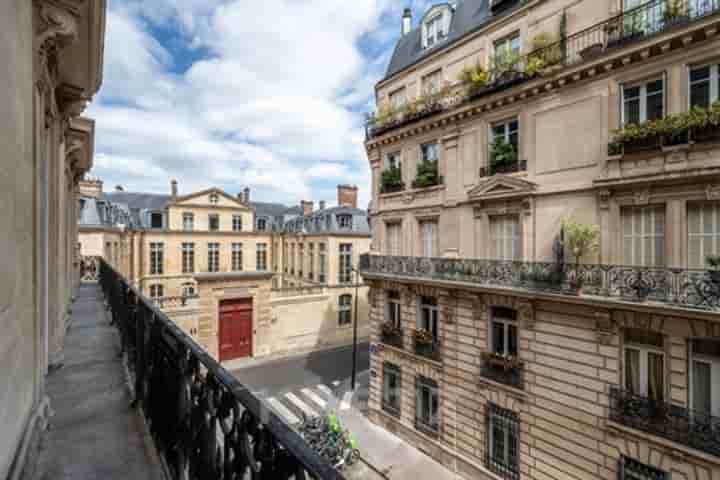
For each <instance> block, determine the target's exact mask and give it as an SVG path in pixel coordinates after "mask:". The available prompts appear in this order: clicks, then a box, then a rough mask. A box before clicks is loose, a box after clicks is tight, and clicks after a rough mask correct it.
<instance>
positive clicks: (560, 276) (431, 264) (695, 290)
mask: <svg viewBox="0 0 720 480" xmlns="http://www.w3.org/2000/svg"><path fill="white" fill-rule="evenodd" d="M360 274H361V275H363V276H368V277H372V276H373V275H380V276H390V277H414V278H418V277H419V278H427V279H434V280H442V281H448V282H463V283H473V284H480V285H488V286H495V285H501V286H506V287H516V288H523V289H528V290H535V291H544V292H549V293H557V294H571V295H583V294H586V295H595V296H602V297H616V298H619V299H622V300H628V301H636V302H637V301H646V300H649V301H654V302H662V303H666V304H672V305H674V306H679V307H685V308H698V309H704V310H718V309H720V279H718V278H717V276H716V275H712V274H711V272H708V271H705V270H699V269H697V270H692V269H682V268H665V267H641V266H624V265H604V264H579V265H575V264H570V263H558V262H522V261H510V260H481V259H469V258H426V257H396V256H384V255H368V254H366V255H363V256H361V258H360ZM579 284H582V287H581V288H579V289H578V288H577V287H573V286H577V285H579Z"/></svg>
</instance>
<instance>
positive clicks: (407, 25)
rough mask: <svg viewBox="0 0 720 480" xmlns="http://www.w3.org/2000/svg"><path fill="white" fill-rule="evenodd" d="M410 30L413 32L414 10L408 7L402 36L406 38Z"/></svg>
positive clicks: (401, 31)
mask: <svg viewBox="0 0 720 480" xmlns="http://www.w3.org/2000/svg"><path fill="white" fill-rule="evenodd" d="M410 30H412V10H411V9H410V8H407V7H406V8H405V10H404V11H403V16H402V27H401V29H400V34H401V36H402V37H404V36H405V35H407V34H408V33H410Z"/></svg>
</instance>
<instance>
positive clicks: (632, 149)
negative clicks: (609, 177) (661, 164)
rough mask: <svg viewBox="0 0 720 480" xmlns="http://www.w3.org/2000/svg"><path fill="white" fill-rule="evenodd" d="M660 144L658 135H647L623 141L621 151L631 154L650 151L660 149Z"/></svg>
mask: <svg viewBox="0 0 720 480" xmlns="http://www.w3.org/2000/svg"><path fill="white" fill-rule="evenodd" d="M661 145H662V142H661V139H660V137H647V138H640V139H637V140H633V141H630V142H625V143H624V144H623V151H624V153H625V155H632V154H636V153H646V152H652V151H654V150H660V147H661Z"/></svg>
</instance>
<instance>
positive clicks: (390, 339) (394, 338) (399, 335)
mask: <svg viewBox="0 0 720 480" xmlns="http://www.w3.org/2000/svg"><path fill="white" fill-rule="evenodd" d="M380 341H381V342H382V343H384V344H385V345H390V346H392V347H395V348H400V349H402V348H403V332H402V330H397V331H393V332H389V331H381V332H380Z"/></svg>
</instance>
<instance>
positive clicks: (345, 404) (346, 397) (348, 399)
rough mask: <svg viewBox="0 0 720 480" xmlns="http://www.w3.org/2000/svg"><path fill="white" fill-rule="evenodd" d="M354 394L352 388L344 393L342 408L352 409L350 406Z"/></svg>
mask: <svg viewBox="0 0 720 480" xmlns="http://www.w3.org/2000/svg"><path fill="white" fill-rule="evenodd" d="M352 396H353V392H352V390H351V391H348V392H345V395H343V398H342V402H340V410H350V406H351V405H352Z"/></svg>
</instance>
